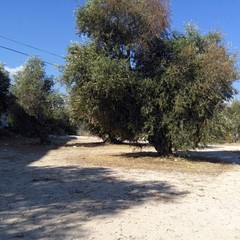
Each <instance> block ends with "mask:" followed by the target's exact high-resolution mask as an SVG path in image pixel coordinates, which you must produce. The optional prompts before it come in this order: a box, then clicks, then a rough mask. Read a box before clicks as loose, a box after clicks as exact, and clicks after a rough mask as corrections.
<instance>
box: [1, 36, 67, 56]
mask: <svg viewBox="0 0 240 240" xmlns="http://www.w3.org/2000/svg"><path fill="white" fill-rule="evenodd" d="M0 38H3V39H5V40H8V41H11V42H14V43H17V44H21V45H23V46H25V47H28V48H32V49H34V50H37V51H40V52H44V53H47V54H50V55H52V56H55V57H59V58H62V59H64V57H63V56H61V55H58V54H56V53H53V52H49V51H46V50H43V49H41V48H38V47H34V46H32V45H30V44H26V43H22V42H19V41H17V40H14V39H11V38H8V37H5V36H3V35H0Z"/></svg>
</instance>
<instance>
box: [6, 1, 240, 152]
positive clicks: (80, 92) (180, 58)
mask: <svg viewBox="0 0 240 240" xmlns="http://www.w3.org/2000/svg"><path fill="white" fill-rule="evenodd" d="M76 23H77V29H78V34H79V35H80V36H85V37H87V39H88V42H87V44H80V43H73V44H71V45H70V46H69V48H68V54H67V56H66V61H67V63H66V65H65V66H64V69H63V74H62V77H61V79H62V81H63V82H64V83H65V84H67V85H68V88H69V89H70V92H69V106H70V107H69V108H67V110H68V111H66V112H64V113H66V114H67V115H66V116H69V118H64V119H71V121H72V122H73V123H74V124H75V125H79V123H81V124H82V125H84V126H85V127H86V128H87V129H88V130H89V131H91V132H92V133H93V134H96V135H98V136H100V137H101V138H103V139H104V140H109V141H114V142H116V141H117V142H118V141H120V142H121V141H124V140H128V141H133V142H134V141H138V140H140V139H141V140H147V141H148V142H149V143H150V144H152V145H153V146H154V147H155V149H156V151H157V152H158V153H159V155H169V154H171V153H172V151H174V150H178V149H184V150H187V149H190V148H195V147H197V146H198V145H199V144H207V143H208V142H209V141H212V140H214V139H219V137H220V135H221V136H222V138H224V137H226V136H227V135H229V137H230V135H232V138H236V137H237V134H238V131H239V126H238V127H234V130H233V129H232V130H231V128H233V124H232V123H233V122H234V121H235V120H233V116H235V118H237V117H236V116H237V114H238V113H237V111H239V110H238V109H239V108H238V107H237V106H238V102H234V103H232V104H229V101H230V100H231V99H232V98H233V96H234V94H235V93H236V91H235V90H234V88H233V86H232V83H233V82H234V81H235V80H236V79H237V78H238V76H239V75H238V69H237V68H236V57H235V55H234V54H232V53H231V52H230V51H229V49H228V48H227V47H226V45H225V42H224V39H223V37H222V35H221V34H220V33H219V32H216V31H211V32H208V33H206V34H201V33H200V31H199V30H198V29H197V27H195V26H193V25H187V26H186V28H185V30H184V31H183V32H179V31H175V30H171V28H170V10H169V4H168V1H166V0H141V1H136V0H130V1H129V0H120V1H119V0H105V1H102V0H88V1H87V2H86V4H85V5H84V6H81V7H79V8H78V9H77V11H76ZM38 61H39V60H37V59H31V60H30V63H32V64H33V65H32V68H29V69H28V68H25V69H24V71H27V69H28V71H29V72H28V73H27V74H25V73H24V72H20V73H19V74H18V76H16V77H15V87H14V86H13V88H12V93H13V94H14V96H15V97H16V99H17V101H16V102H17V104H18V106H21V108H23V106H24V112H25V113H27V114H28V115H30V116H31V117H34V119H35V121H36V122H37V126H38V128H39V130H36V131H39V135H40V132H41V134H43V135H47V132H46V133H45V132H44V129H43V128H42V126H46V119H52V121H53V122H54V121H55V120H57V119H58V118H59V115H58V113H57V109H58V107H60V108H62V107H63V106H64V104H63V103H61V104H60V105H59V101H60V102H61V100H60V98H59V96H57V94H54V93H53V92H52V91H51V87H52V80H51V78H50V79H49V78H47V77H46V76H45V75H44V74H43V72H41V71H40V70H37V68H35V65H38V66H39V67H38V69H41V67H40V66H41V64H40V63H39V62H38ZM33 72H34V74H36V76H38V77H40V78H41V79H42V80H44V81H41V84H40V82H39V83H36V84H35V83H32V84H30V85H29V86H28V84H29V82H28V80H27V78H28V77H29V78H31V79H33V78H36V76H34V75H31V74H32V73H33ZM30 73H31V74H30ZM3 76H4V71H3ZM25 88H28V89H29V93H31V91H32V89H33V88H34V89H38V91H39V92H38V93H37V94H34V95H33V96H32V98H30V95H29V96H27V97H26V98H25V99H24V97H23V96H24V94H23V93H22V90H23V89H25ZM30 90H31V91H30ZM22 97H23V99H22V100H21V98H22ZM36 99H40V101H37V102H38V105H36V106H34V107H33V106H32V105H31V104H32V102H33V101H35V100H36ZM2 108H3V109H4V108H5V105H4V104H3V106H2ZM55 111H56V112H55ZM231 111H233V112H234V114H232V113H231ZM54 112H55V113H54ZM60 112H61V111H60ZM53 113H54V114H53ZM61 113H62V112H61ZM56 115H57V116H56ZM12 119H14V117H12ZM60 119H61V118H60ZM226 119H228V121H227V120H226ZM12 121H14V120H12ZM50 123H51V121H50V122H49V128H51V124H50ZM235 123H236V121H235ZM39 126H40V127H39ZM54 126H56V125H55V124H54ZM45 129H46V128H45ZM231 131H232V132H231ZM233 135H234V137H233Z"/></svg>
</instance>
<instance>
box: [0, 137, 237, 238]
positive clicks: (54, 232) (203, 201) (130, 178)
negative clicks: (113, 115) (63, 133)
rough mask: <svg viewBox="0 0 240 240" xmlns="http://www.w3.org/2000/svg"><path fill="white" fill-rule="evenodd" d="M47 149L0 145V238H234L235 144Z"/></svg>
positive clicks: (61, 142) (71, 142)
mask: <svg viewBox="0 0 240 240" xmlns="http://www.w3.org/2000/svg"><path fill="white" fill-rule="evenodd" d="M53 142H54V143H53V144H51V145H50V146H39V145H38V144H37V143H36V141H35V140H34V139H32V140H30V139H26V138H21V137H14V138H9V137H2V138H0V239H53V240H59V239H110V240H111V239H114V240H115V239H119V240H120V239H121V240H124V239H148V240H159V239H189V240H190V239H191V240H192V239H214V240H215V239H240V145H215V146H209V147H208V148H206V149H201V150H198V151H192V152H188V153H179V155H181V157H180V156H179V157H172V158H168V159H166V158H165V159H164V158H159V157H158V156H157V155H156V153H155V151H154V149H153V148H152V147H149V146H146V147H143V148H139V147H138V148H137V147H133V146H129V145H128V144H123V145H103V144H102V143H101V141H100V140H99V139H98V138H95V137H74V136H72V137H62V138H54V139H53Z"/></svg>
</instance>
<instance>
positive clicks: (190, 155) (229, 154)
mask: <svg viewBox="0 0 240 240" xmlns="http://www.w3.org/2000/svg"><path fill="white" fill-rule="evenodd" d="M212 149H213V147H212ZM177 156H179V157H184V158H186V159H187V160H189V161H194V162H210V163H222V164H237V165H240V151H222V150H215V151H214V150H212V151H207V150H206V151H189V152H181V151H179V152H177Z"/></svg>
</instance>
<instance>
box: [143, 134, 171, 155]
mask: <svg viewBox="0 0 240 240" xmlns="http://www.w3.org/2000/svg"><path fill="white" fill-rule="evenodd" d="M148 141H149V143H150V144H152V145H153V146H154V148H155V149H156V151H157V152H158V155H159V156H170V155H172V153H173V152H172V142H171V140H170V139H168V137H167V136H166V134H164V133H163V132H161V131H158V132H157V133H155V134H154V135H151V136H149V137H148Z"/></svg>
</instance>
